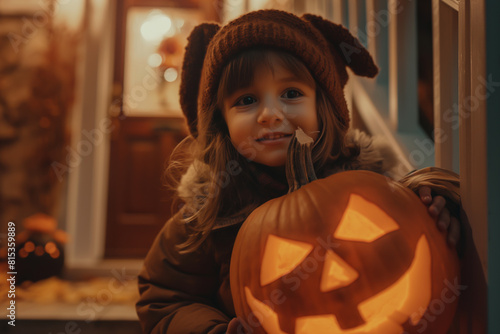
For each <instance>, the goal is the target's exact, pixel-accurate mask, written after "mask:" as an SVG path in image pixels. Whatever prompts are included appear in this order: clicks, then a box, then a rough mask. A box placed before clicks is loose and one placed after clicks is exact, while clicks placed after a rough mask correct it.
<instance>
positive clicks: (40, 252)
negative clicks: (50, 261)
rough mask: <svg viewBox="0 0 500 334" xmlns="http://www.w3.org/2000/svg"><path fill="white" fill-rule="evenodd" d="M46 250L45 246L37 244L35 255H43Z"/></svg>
mask: <svg viewBox="0 0 500 334" xmlns="http://www.w3.org/2000/svg"><path fill="white" fill-rule="evenodd" d="M44 253H45V252H44V251H43V246H36V248H35V255H36V256H42V255H43V254H44Z"/></svg>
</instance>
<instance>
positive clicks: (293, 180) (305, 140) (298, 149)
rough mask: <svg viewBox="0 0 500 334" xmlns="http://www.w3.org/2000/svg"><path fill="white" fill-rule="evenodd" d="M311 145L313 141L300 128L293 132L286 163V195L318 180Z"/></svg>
mask: <svg viewBox="0 0 500 334" xmlns="http://www.w3.org/2000/svg"><path fill="white" fill-rule="evenodd" d="M313 143H314V140H313V139H312V138H311V137H309V136H308V135H307V134H306V133H305V132H304V130H302V129H301V128H298V129H297V130H295V133H294V134H293V136H292V140H291V141H290V145H289V146H288V158H287V162H286V179H287V181H288V187H289V188H288V193H291V192H293V191H295V190H297V189H299V188H300V187H302V186H304V185H306V184H308V183H309V182H312V181H314V180H317V179H318V178H317V177H316V173H315V171H314V165H313V162H312V157H311V152H312V144H313Z"/></svg>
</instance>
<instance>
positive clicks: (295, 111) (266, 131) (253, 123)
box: [223, 56, 319, 167]
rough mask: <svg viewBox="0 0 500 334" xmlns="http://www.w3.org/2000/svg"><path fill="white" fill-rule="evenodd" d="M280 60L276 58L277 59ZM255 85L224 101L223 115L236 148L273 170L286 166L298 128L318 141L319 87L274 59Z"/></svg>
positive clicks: (262, 69) (259, 70)
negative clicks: (317, 89)
mask: <svg viewBox="0 0 500 334" xmlns="http://www.w3.org/2000/svg"><path fill="white" fill-rule="evenodd" d="M274 57H276V56H274ZM270 64H271V67H272V70H271V69H269V68H267V66H261V67H260V68H257V69H256V72H255V76H254V80H253V82H251V83H250V85H248V86H246V87H244V88H241V89H238V90H237V91H235V92H234V93H233V94H231V95H229V96H226V97H224V100H223V115H224V119H225V121H226V124H227V127H228V129H229V135H230V137H231V142H232V144H233V145H234V147H235V148H236V149H237V150H238V152H240V154H242V155H243V156H244V157H245V158H247V159H249V160H252V161H255V162H257V163H260V164H263V165H267V166H270V167H281V166H284V165H285V162H286V158H287V149H288V144H289V143H290V139H291V136H292V134H293V133H294V131H295V130H296V129H297V127H300V128H302V130H304V131H305V132H306V133H307V134H308V135H309V136H311V137H312V138H313V139H314V140H316V138H317V137H318V132H319V127H318V117H317V113H316V87H311V85H310V84H307V83H305V82H304V81H302V80H300V79H299V78H298V77H297V76H295V75H294V74H293V73H291V72H290V71H288V70H287V69H286V68H285V67H283V66H282V65H281V64H280V63H279V62H278V61H276V59H273V58H271V60H270Z"/></svg>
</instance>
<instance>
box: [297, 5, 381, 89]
mask: <svg viewBox="0 0 500 334" xmlns="http://www.w3.org/2000/svg"><path fill="white" fill-rule="evenodd" d="M302 18H303V19H304V20H306V21H308V22H309V23H311V24H312V25H313V26H314V27H315V28H316V29H318V30H319V31H320V32H321V34H322V35H323V37H325V39H326V40H327V41H328V42H329V43H330V45H331V46H332V47H333V48H331V49H333V50H335V53H336V54H337V55H338V56H340V58H341V59H342V61H343V62H344V64H345V65H346V66H348V67H350V68H351V69H352V71H353V72H354V73H355V74H357V75H360V76H365V77H369V78H373V77H375V76H376V75H377V73H378V67H377V65H375V62H374V61H373V58H372V56H371V55H370V53H369V52H368V50H366V49H365V48H364V47H363V45H361V43H360V42H359V40H358V39H357V38H356V37H354V36H353V35H351V33H350V32H349V30H347V29H346V28H344V27H343V26H341V25H340V24H335V23H333V22H330V21H328V20H325V19H323V18H322V17H320V16H317V15H313V14H304V15H303V16H302ZM335 58H338V57H335ZM344 72H345V68H344ZM342 76H343V75H341V77H342ZM345 76H346V77H345V81H346V82H347V73H346V72H345ZM344 84H345V82H343V84H342V86H344Z"/></svg>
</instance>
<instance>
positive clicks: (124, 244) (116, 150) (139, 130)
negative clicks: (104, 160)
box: [105, 117, 186, 258]
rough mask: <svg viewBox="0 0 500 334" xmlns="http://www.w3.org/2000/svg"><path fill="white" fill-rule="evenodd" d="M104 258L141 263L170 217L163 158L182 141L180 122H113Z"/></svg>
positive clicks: (136, 119) (147, 119)
mask: <svg viewBox="0 0 500 334" xmlns="http://www.w3.org/2000/svg"><path fill="white" fill-rule="evenodd" d="M113 122H114V128H113V134H112V138H111V152H110V171H109V196H108V221H107V228H106V254H105V255H106V257H126V258H133V257H143V256H144V255H145V254H146V253H147V251H148V249H149V247H150V246H151V243H152V242H153V239H154V237H155V236H156V234H157V233H158V232H159V230H160V229H161V227H162V226H163V224H164V223H165V221H166V220H167V219H168V218H169V217H170V212H171V207H170V206H171V200H170V198H171V195H172V193H171V191H169V190H168V189H167V187H165V185H164V184H163V182H162V175H163V173H164V171H165V167H166V165H167V164H168V158H169V156H170V154H171V152H172V150H173V149H174V148H175V146H176V145H177V144H178V143H179V142H180V141H181V140H182V139H183V138H184V136H185V134H186V132H185V131H184V130H183V120H182V119H172V118H159V117H127V118H123V119H119V118H118V117H117V118H115V119H114V120H113Z"/></svg>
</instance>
